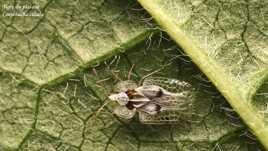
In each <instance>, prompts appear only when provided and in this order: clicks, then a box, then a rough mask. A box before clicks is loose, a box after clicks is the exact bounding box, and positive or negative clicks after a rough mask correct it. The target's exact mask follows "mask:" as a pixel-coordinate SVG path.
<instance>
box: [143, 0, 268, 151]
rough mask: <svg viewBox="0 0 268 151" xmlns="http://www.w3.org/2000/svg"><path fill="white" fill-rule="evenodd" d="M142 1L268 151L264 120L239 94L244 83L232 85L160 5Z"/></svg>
mask: <svg viewBox="0 0 268 151" xmlns="http://www.w3.org/2000/svg"><path fill="white" fill-rule="evenodd" d="M138 1H139V2H140V3H141V5H142V6H143V7H144V8H145V9H146V10H147V11H148V12H149V13H150V14H151V15H152V16H153V17H154V19H155V20H156V21H157V22H158V23H159V24H160V25H161V26H162V27H163V28H164V29H165V30H166V32H167V33H168V34H169V35H170V36H171V38H172V39H174V40H175V42H176V43H177V44H179V45H180V46H181V47H182V48H183V49H184V51H185V52H186V53H187V54H188V55H189V57H190V58H191V59H192V60H193V62H194V63H195V64H197V66H198V67H199V68H200V69H201V70H202V71H203V72H204V73H205V74H206V75H207V77H208V78H209V79H210V80H211V81H212V82H213V83H214V84H215V86H216V87H217V88H218V89H219V91H220V92H221V93H222V95H223V96H224V97H225V98H226V99H227V100H228V102H229V103H230V104H231V106H232V107H233V108H234V110H235V111H236V112H238V113H239V115H240V117H241V118H242V119H243V120H244V122H245V123H246V124H247V125H248V126H249V127H250V128H251V129H252V130H253V131H254V134H255V135H256V136H257V137H258V138H259V140H260V141H261V142H262V144H263V145H264V146H265V148H266V149H268V135H267V134H268V127H265V122H264V119H261V118H258V116H256V111H254V109H253V108H252V107H251V106H250V105H248V104H247V100H246V96H242V95H240V94H241V92H240V91H238V90H239V89H238V88H239V85H240V83H239V82H232V79H231V77H230V76H229V75H228V74H226V71H224V69H222V68H221V66H220V65H219V64H218V63H217V62H216V61H215V60H213V59H211V58H210V57H208V55H206V54H205V53H203V52H205V51H201V50H202V48H198V44H197V42H195V41H193V40H192V39H190V38H189V37H188V36H187V35H185V34H184V32H183V31H182V30H181V29H180V28H179V27H178V26H177V25H176V24H175V23H174V22H173V21H172V20H171V19H170V18H169V17H168V16H167V15H165V14H164V13H163V12H162V11H159V10H160V8H159V7H158V6H157V5H154V4H153V3H151V2H150V1H147V0H138ZM218 77H220V78H218ZM226 90H227V91H226Z"/></svg>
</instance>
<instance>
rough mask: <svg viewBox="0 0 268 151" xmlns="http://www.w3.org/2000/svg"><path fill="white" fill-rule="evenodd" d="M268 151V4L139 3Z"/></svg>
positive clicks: (243, 0) (149, 0)
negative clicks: (197, 67)
mask: <svg viewBox="0 0 268 151" xmlns="http://www.w3.org/2000/svg"><path fill="white" fill-rule="evenodd" d="M139 2H140V3H141V4H142V5H143V7H144V8H145V9H146V10H148V12H149V13H150V14H151V15H152V16H153V17H154V18H155V20H156V21H157V22H158V23H159V24H160V25H161V26H162V27H163V28H164V29H165V30H166V31H167V33H168V34H169V35H170V36H171V37H172V38H173V39H174V40H175V41H176V42H177V43H178V44H179V45H180V46H181V47H182V48H183V49H184V50H185V52H186V53H187V54H188V55H189V56H190V57H191V58H192V59H193V61H194V62H195V63H196V64H197V65H198V66H199V67H200V69H201V70H202V71H203V72H204V73H205V74H206V75H207V76H208V77H209V79H210V80H211V81H212V82H213V83H214V84H215V85H216V87H217V88H218V89H219V90H220V91H221V93H222V94H223V95H224V96H225V97H226V98H227V100H228V102H229V103H230V104H231V105H232V107H233V108H234V109H235V111H236V112H237V113H238V114H239V115H240V116H241V117H242V119H243V120H244V121H245V123H247V125H248V126H249V127H250V128H251V129H252V130H253V132H254V134H255V135H256V136H257V137H258V138H259V140H260V141H261V142H262V143H263V145H264V146H266V148H267V149H268V125H267V121H268V119H267V114H268V112H267V111H268V110H267V104H268V99H267V92H268V89H267V79H268V68H267V67H268V47H267V41H268V37H267V29H268V23H267V20H268V16H267V14H268V7H267V6H268V5H267V1H264V0H257V1H250V0H249V1H248V0H234V1H224V0H223V1H214V0H204V1H199V0H191V1H183V0H170V1H161V0H139Z"/></svg>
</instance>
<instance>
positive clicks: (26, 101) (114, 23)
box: [0, 0, 267, 151]
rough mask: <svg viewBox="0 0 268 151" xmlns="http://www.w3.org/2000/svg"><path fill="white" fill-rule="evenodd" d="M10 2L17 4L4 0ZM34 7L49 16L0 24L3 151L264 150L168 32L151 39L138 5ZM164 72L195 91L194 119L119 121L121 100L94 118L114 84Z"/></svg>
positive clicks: (79, 3)
mask: <svg viewBox="0 0 268 151" xmlns="http://www.w3.org/2000/svg"><path fill="white" fill-rule="evenodd" d="M7 2H8V3H11V4H13V3H14V2H13V1H0V4H1V5H2V4H4V3H7ZM23 3H32V1H23ZM14 4H15V3H14ZM38 4H39V5H40V7H41V8H43V12H44V14H45V16H44V17H41V18H40V17H3V16H2V17H1V19H0V26H1V28H0V37H1V39H0V52H1V53H0V151H2V150H4V151H6V150H25V151H39V150H48V151H57V150H60V151H121V150H122V151H125V150H137V151H151V150H152V151H158V150H159V151H162V150H167V151H173V150H174V151H190V150H191V151H193V150H194V151H210V150H213V151H221V150H224V151H229V150H239V151H256V150H262V147H261V145H260V144H258V141H257V140H255V139H254V136H252V135H251V134H250V132H249V131H248V130H247V127H246V126H245V125H244V124H243V122H241V120H240V119H239V118H238V117H237V115H236V114H235V112H234V111H233V110H232V109H231V108H230V107H229V106H228V103H227V102H226V101H225V99H224V98H223V97H222V96H221V95H220V93H219V92H218V91H217V90H216V89H215V88H214V86H213V85H212V83H210V82H209V81H208V80H207V79H206V77H205V75H204V74H202V72H201V71H199V69H198V68H197V67H196V66H195V65H194V64H193V63H192V62H191V60H190V59H189V58H188V57H187V56H185V55H184V54H183V53H182V51H181V49H180V48H178V47H177V46H176V45H175V44H174V43H173V42H171V41H169V40H165V39H167V37H165V38H163V36H162V34H160V35H161V36H159V37H158V36H155V37H154V38H152V37H151V36H149V37H148V35H152V33H153V31H152V29H151V28H149V26H150V24H151V23H148V22H147V21H146V22H145V21H144V20H146V18H145V17H146V16H148V15H147V14H145V13H144V11H141V7H140V6H137V3H136V2H133V1H125V0H119V1H118V0H111V1H65V0H64V1H63V0H62V1H56V0H55V1H53V0H51V1H40V2H38ZM2 11H3V10H1V12H2ZM193 30H195V29H193ZM158 34H159V33H158ZM146 37H148V38H147V39H146ZM144 39H146V41H144ZM141 41H144V42H142V43H140V42H141ZM138 43H140V44H138ZM137 44H138V45H137ZM134 46H135V47H134ZM130 48H131V49H130ZM128 49H129V50H128ZM126 50H128V51H126ZM125 51H126V52H125ZM107 58H109V59H107ZM133 66H134V68H133V71H132V72H131V74H130V72H129V71H130V69H131V67H133ZM159 69H161V70H160V71H159V72H157V73H156V74H155V76H162V77H168V78H176V79H178V80H184V81H187V82H189V83H190V84H191V85H192V87H193V90H192V93H193V94H195V95H196V97H195V98H193V100H192V101H193V102H194V109H195V110H194V113H195V115H197V116H195V117H193V118H191V119H188V120H186V121H181V124H179V125H144V124H142V123H140V122H139V121H138V119H137V117H136V118H135V119H133V121H131V122H126V121H124V120H122V119H119V118H118V117H116V116H115V115H113V113H112V111H113V109H114V107H115V106H116V104H108V105H107V106H105V107H104V109H103V110H101V111H100V112H99V114H98V115H96V113H97V111H98V109H99V108H100V107H101V106H102V104H103V103H104V101H107V96H108V95H109V94H111V93H112V92H113V86H114V85H115V84H116V83H117V82H119V81H120V80H126V79H127V78H128V76H129V75H131V79H133V80H136V81H137V82H138V81H139V80H140V79H141V78H142V77H143V76H145V75H147V74H150V73H152V72H154V71H156V70H159ZM259 75H261V76H262V75H263V74H262V73H259ZM223 79H224V77H223ZM257 79H258V78H257ZM264 80H265V78H264V77H263V81H264ZM263 81H259V82H258V83H257V84H256V86H257V87H258V88H259V89H256V90H255V91H256V92H255V91H250V92H252V93H253V92H254V94H255V93H257V94H259V95H254V97H253V99H254V100H255V102H257V103H256V104H258V105H260V107H264V106H263V105H262V104H259V103H258V102H260V101H259V100H261V102H262V103H263V104H265V101H266V95H265V94H266V90H267V85H264V84H263ZM258 107H259V106H258Z"/></svg>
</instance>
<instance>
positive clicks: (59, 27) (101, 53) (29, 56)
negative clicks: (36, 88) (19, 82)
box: [0, 0, 150, 85]
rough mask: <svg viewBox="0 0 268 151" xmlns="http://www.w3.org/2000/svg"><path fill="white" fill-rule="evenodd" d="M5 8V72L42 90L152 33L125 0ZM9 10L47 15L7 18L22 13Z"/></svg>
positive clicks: (0, 25) (0, 60) (0, 32)
mask: <svg viewBox="0 0 268 151" xmlns="http://www.w3.org/2000/svg"><path fill="white" fill-rule="evenodd" d="M0 5H1V11H0V12H1V21H0V51H1V53H0V68H2V69H3V70H6V71H10V72H14V73H18V74H21V75H23V76H24V77H25V78H27V79H29V80H31V81H33V82H35V83H37V84H40V85H42V84H47V83H49V82H51V81H53V80H55V79H59V78H64V76H68V74H70V73H72V72H75V71H77V70H78V69H79V68H81V67H85V66H88V65H92V64H94V63H97V62H98V61H100V60H103V59H104V58H107V57H109V56H111V55H112V54H115V53H116V52H118V51H124V50H125V49H127V48H129V47H131V46H132V45H135V44H136V43H138V42H139V41H142V40H143V39H144V38H145V37H146V35H148V34H149V31H150V29H149V28H147V25H145V24H142V22H141V21H136V20H141V19H142V18H143V14H141V13H139V12H133V10H132V9H134V8H135V7H137V5H136V4H135V3H128V2H125V1H123V0H121V1H115V0H113V1H109V2H105V1H98V2H95V1H88V2H82V1H72V0H68V1H66V0H60V1H54V0H46V1H40V2H35V1H32V0H27V1H23V2H16V1H1V2H0ZM4 5H7V6H14V7H16V6H31V5H37V6H39V7H40V11H41V12H42V14H43V15H44V16H39V17H27V16H24V17H23V16H22V17H21V16H15V17H8V16H3V15H2V13H7V12H14V11H15V12H16V10H13V11H12V10H10V9H4V7H2V6H4ZM135 5H136V6H135ZM25 11H26V10H25ZM51 83H53V82H51Z"/></svg>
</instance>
